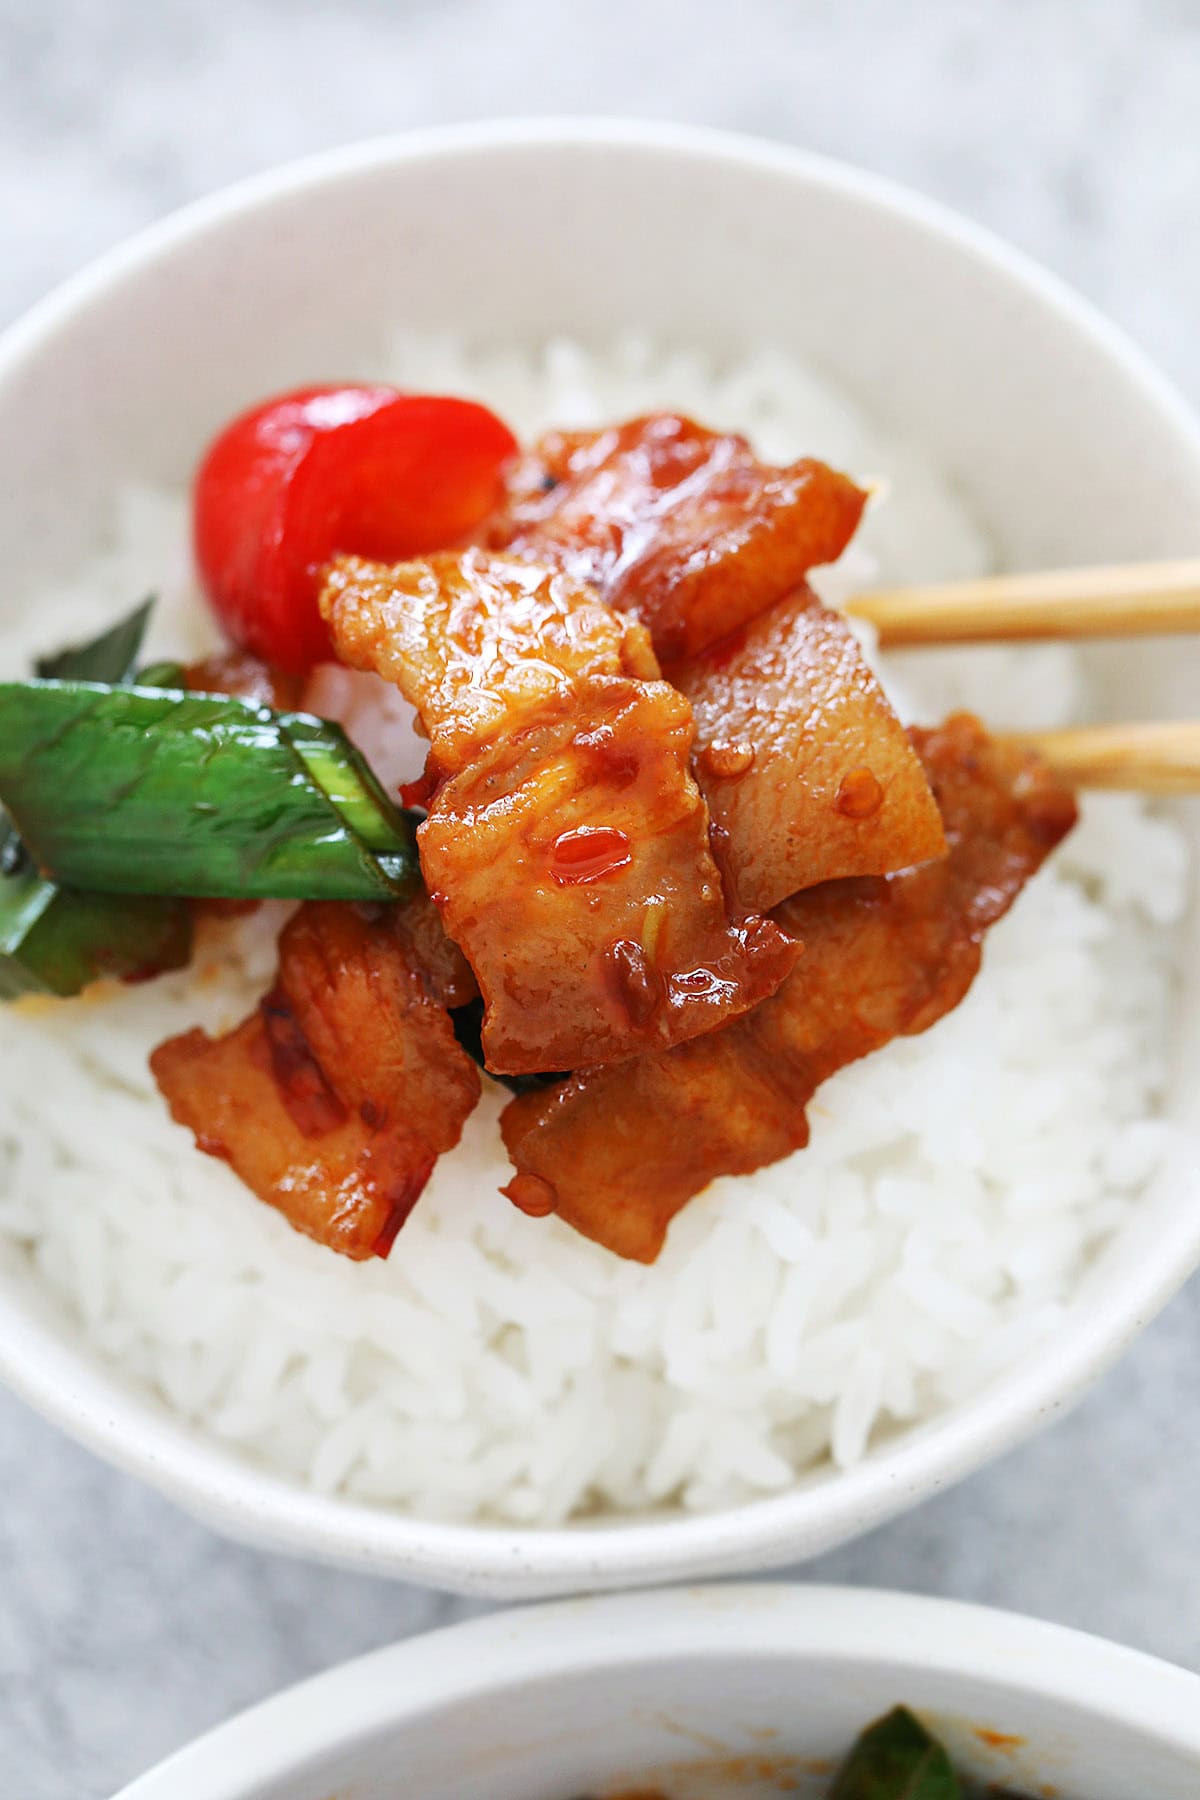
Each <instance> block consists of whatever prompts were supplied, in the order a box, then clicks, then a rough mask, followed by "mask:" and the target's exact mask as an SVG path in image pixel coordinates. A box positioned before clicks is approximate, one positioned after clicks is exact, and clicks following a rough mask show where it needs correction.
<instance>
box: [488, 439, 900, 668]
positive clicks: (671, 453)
mask: <svg viewBox="0 0 1200 1800" xmlns="http://www.w3.org/2000/svg"><path fill="white" fill-rule="evenodd" d="M866 498H867V496H866V494H865V493H864V492H863V490H862V489H861V488H859V487H857V486H856V485H855V484H854V482H852V481H851V480H850V479H849V477H848V476H846V475H841V474H839V473H838V472H837V471H836V470H835V469H831V468H829V467H828V465H827V464H825V463H822V462H817V461H814V460H813V459H811V458H805V459H804V460H802V461H800V462H795V463H792V464H790V465H789V466H788V467H787V468H773V467H771V466H770V465H769V464H765V463H760V462H759V461H758V460H757V459H756V457H755V455H754V452H753V451H752V450H751V448H750V446H749V444H748V443H747V442H746V440H745V438H741V437H734V436H732V435H730V434H727V433H719V432H715V431H706V430H705V429H704V427H703V426H700V425H696V424H694V423H693V421H692V420H690V419H685V418H682V417H681V416H679V415H678V414H676V413H654V414H651V415H649V416H648V417H646V418H641V419H632V420H630V421H629V422H628V423H627V424H625V425H615V426H612V427H610V428H609V429H608V430H605V431H577V432H564V431H552V432H549V433H547V434H546V436H545V437H543V438H542V439H541V440H540V442H539V443H538V444H537V446H536V447H535V449H534V450H533V452H532V453H531V454H530V455H528V456H526V457H523V458H521V459H520V460H519V461H518V462H517V464H516V465H515V467H514V469H513V471H512V473H511V476H510V480H509V497H508V502H507V505H506V507H505V508H504V510H503V511H502V512H501V514H500V515H499V516H498V517H497V518H496V519H494V520H493V521H492V522H491V525H490V526H489V527H488V529H487V531H486V533H485V541H486V542H487V543H488V544H489V545H490V546H491V547H492V548H493V549H509V550H511V551H512V552H514V553H515V554H516V555H518V556H525V557H529V558H530V559H532V560H534V561H536V562H539V563H542V564H548V565H549V566H551V567H553V568H559V569H563V570H565V571H566V572H567V573H568V574H570V575H572V576H574V578H575V579H576V580H577V581H581V582H586V583H588V584H589V585H590V586H591V587H592V588H594V589H595V591H596V593H597V594H599V596H600V598H601V599H602V600H604V601H605V602H606V603H607V604H608V605H609V606H613V607H616V608H617V610H618V611H620V612H624V613H628V614H630V615H631V616H632V617H633V618H635V619H638V620H640V621H641V623H642V624H643V625H644V626H645V627H646V629H647V630H648V631H649V633H650V635H651V637H652V638H653V640H654V648H655V650H656V652H657V654H658V658H659V661H660V662H662V663H664V664H667V663H674V662H677V661H679V660H681V659H682V658H685V657H689V656H695V655H697V654H699V652H700V651H702V650H705V649H707V648H708V646H709V645H710V644H714V643H716V642H717V640H718V639H719V638H723V637H727V636H728V635H729V633H730V632H731V631H735V630H737V628H738V627H739V626H741V625H744V624H745V623H746V621H747V620H749V619H752V618H754V617H755V616H756V614H758V613H760V612H763V611H764V610H765V609H766V608H767V607H768V606H770V605H772V604H773V602H774V601H776V600H778V599H779V598H780V597H781V596H782V595H784V594H787V593H789V592H790V591H791V590H792V589H793V588H794V587H796V586H798V585H799V583H800V582H801V581H802V580H803V579H804V577H805V576H806V575H807V573H808V571H809V570H810V569H812V568H815V567H817V565H818V564H821V563H829V562H835V561H836V560H837V558H838V557H839V556H840V555H841V554H842V551H843V550H844V549H845V548H846V545H847V544H848V543H849V542H850V539H851V538H852V537H853V535H854V531H855V529H856V527H857V525H858V521H859V518H860V517H861V515H862V510H863V507H864V505H865V504H866Z"/></svg>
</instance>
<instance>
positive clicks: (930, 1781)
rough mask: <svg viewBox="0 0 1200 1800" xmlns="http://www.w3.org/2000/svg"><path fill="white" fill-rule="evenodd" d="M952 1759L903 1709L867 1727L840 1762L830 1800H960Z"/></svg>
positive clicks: (931, 1735) (915, 1718) (929, 1733)
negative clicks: (844, 1758) (840, 1765)
mask: <svg viewBox="0 0 1200 1800" xmlns="http://www.w3.org/2000/svg"><path fill="white" fill-rule="evenodd" d="M961 1795H962V1789H961V1788H960V1786H959V1782H958V1777H957V1776H956V1775H955V1773H954V1770H953V1768H952V1767H951V1766H950V1758H949V1757H948V1756H947V1754H946V1752H945V1750H944V1749H943V1748H942V1746H941V1744H939V1743H938V1740H937V1739H936V1738H935V1737H934V1736H933V1734H932V1733H931V1732H929V1731H927V1730H926V1729H925V1727H924V1725H922V1723H921V1721H920V1720H919V1719H918V1718H917V1717H916V1716H915V1715H914V1714H913V1713H910V1712H909V1710H908V1708H907V1707H906V1706H897V1707H896V1708H895V1709H894V1710H893V1711H892V1712H890V1713H887V1714H886V1715H885V1716H884V1717H883V1718H882V1719H877V1720H876V1721H875V1723H874V1725H869V1726H868V1727H867V1729H866V1730H865V1731H864V1732H863V1734H862V1736H861V1737H860V1738H859V1740H858V1742H857V1743H856V1744H855V1746H854V1748H853V1750H851V1752H850V1754H849V1756H848V1757H847V1758H846V1761H845V1762H844V1763H843V1765H842V1767H841V1769H840V1771H839V1773H838V1776H837V1780H836V1781H835V1782H834V1784H833V1788H832V1790H831V1792H830V1796H829V1800H961Z"/></svg>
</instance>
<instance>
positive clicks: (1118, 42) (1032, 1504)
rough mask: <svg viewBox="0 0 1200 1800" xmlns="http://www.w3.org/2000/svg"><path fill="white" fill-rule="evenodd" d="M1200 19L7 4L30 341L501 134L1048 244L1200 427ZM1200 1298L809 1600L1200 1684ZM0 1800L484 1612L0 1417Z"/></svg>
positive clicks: (873, 1541) (14, 273)
mask: <svg viewBox="0 0 1200 1800" xmlns="http://www.w3.org/2000/svg"><path fill="white" fill-rule="evenodd" d="M1198 105H1200V5H1198V4H1197V0H1090V3H1089V4H1088V5H1087V6H1086V7H1083V6H1080V5H1079V4H1078V0H925V4H923V5H921V6H919V7H917V6H915V5H912V4H902V3H896V0H860V4H858V5H856V6H841V5H837V4H835V3H834V0H807V3H800V0H742V3H741V5H740V6H739V7H737V8H734V7H733V6H730V5H728V4H726V5H719V4H717V3H716V0H687V3H684V0H673V3H672V0H660V4H657V5H656V4H654V0H571V3H570V4H562V3H561V0H407V3H406V0H393V3H391V4H388V0H339V3H338V4H336V5H325V4H321V3H320V0H241V3H237V0H215V3H214V0H208V3H207V4H203V5H201V4H198V3H197V0H162V3H161V4H159V5H154V6H151V5H146V4H143V0H0V322H2V321H4V320H7V319H8V318H10V317H13V316H15V315H16V314H17V313H18V312H19V311H20V310H21V309H22V308H23V307H24V306H25V305H27V304H28V303H29V302H30V301H32V300H34V299H36V298H37V297H38V296H39V295H40V294H41V293H42V292H43V291H44V290H45V289H46V288H48V287H49V286H50V285H51V284H53V283H54V282H56V281H57V280H59V279H60V278H61V277H62V276H64V275H66V274H68V273H70V272H71V271H72V270H73V269H75V268H77V267H78V266H79V265H80V264H82V263H83V262H84V261H86V260H87V259H88V258H89V257H91V256H92V255H94V254H95V253H96V252H98V251H100V250H103V249H104V248H105V247H106V246H108V245H109V244H111V243H113V242H115V241H116V240H117V239H119V238H120V237H122V236H123V235H124V234H125V233H127V232H129V231H130V230H132V229H134V228H135V227H137V226H139V225H142V224H143V223H145V222H147V221H148V220H151V219H154V218H156V217H158V216H160V215H161V214H162V213H164V212H166V211H168V210H169V209H170V208H172V207H174V206H175V205H177V204H178V203H179V202H181V201H183V200H187V199H190V198H191V197H193V196H195V195H197V194H201V193H204V192H206V191H208V190H210V189H212V188H214V187H216V186H218V185H220V184H221V183H223V182H225V181H228V180H230V179H232V178H234V177H237V176H240V175H244V174H247V173H250V172H253V171H255V170H258V169H262V168H265V167H267V166H269V165H270V164H272V163H275V162H278V161H281V160H283V159H286V158H288V157H291V156H294V155H297V154H299V153H302V152H305V151H310V150H314V149H318V148H321V147H323V146H326V145H332V144H337V143H342V142H346V141H349V140H350V139H353V138H355V137H359V136H364V135H368V134H371V133H375V132H379V131H384V130H392V129H398V128H402V127H405V126H410V125H418V124H426V123H430V122H435V121H442V120H456V119H466V118H478V117H484V116H487V115H489V114H498V113H506V114H517V113H531V112H536V113H548V112H578V111H593V112H597V111H599V112H610V113H631V114H637V115H642V116H657V117H665V118H676V119H684V120H691V121H701V122H707V123H711V124H717V125H724V126H730V127H735V128H740V129H744V130H752V131H758V132H762V133H766V134H770V135H774V136H777V137H780V138H784V139H788V140H791V141H793V142H796V143H800V144H805V145H808V146H811V147H814V148H817V149H820V150H823V151H827V152H829V153H831V154H833V155H837V156H842V157H845V158H847V159H849V160H850V161H853V162H857V163H861V164H864V165H866V166H869V167H871V168H875V169H879V170H881V171H884V172H886V173H888V174H890V175H894V176H897V177H900V178H901V179H903V180H906V181H910V182H912V183H914V184H915V185H917V186H919V187H921V188H924V189H925V190H926V191H928V192H929V193H932V194H935V195H937V196H939V197H940V198H942V199H944V200H946V201H949V202H950V203H951V204H953V205H955V206H958V207H960V208H962V209H964V210H966V211H967V212H969V213H972V214H974V215H975V216H976V217H977V218H979V219H981V220H983V221H984V222H986V223H987V224H989V225H991V226H993V227H995V228H996V229H998V230H1000V231H1002V232H1003V233H1005V234H1006V235H1007V236H1009V237H1010V238H1012V239H1014V240H1016V241H1017V242H1018V243H1020V244H1022V245H1024V246H1025V247H1026V248H1027V249H1029V250H1031V251H1032V252H1033V253H1034V254H1035V255H1037V256H1039V257H1041V258H1042V259H1043V260H1044V261H1045V262H1047V263H1049V264H1050V265H1052V266H1053V267H1054V268H1056V269H1057V270H1059V271H1060V272H1061V273H1062V274H1064V275H1066V276H1067V277H1068V278H1069V279H1071V280H1072V281H1074V282H1075V283H1076V284H1077V285H1078V286H1080V287H1081V288H1083V289H1084V290H1085V291H1086V292H1087V293H1088V294H1090V295H1091V297H1092V298H1093V299H1095V300H1096V301H1098V302H1099V303H1100V305H1101V306H1102V307H1104V308H1105V309H1106V310H1107V311H1108V312H1109V313H1111V314H1112V315H1113V316H1114V317H1115V318H1116V319H1118V320H1119V321H1120V322H1121V323H1122V324H1123V325H1124V326H1126V327H1127V328H1128V329H1129V330H1130V331H1132V332H1133V334H1134V335H1135V336H1136V337H1138V338H1139V339H1140V340H1141V341H1142V343H1143V344H1144V345H1145V346H1146V347H1147V348H1148V349H1149V350H1150V351H1151V353H1152V354H1153V355H1154V356H1155V357H1156V358H1157V359H1158V361H1159V362H1160V363H1161V364H1162V365H1163V367H1164V368H1165V369H1166V370H1167V372H1168V373H1169V374H1171V375H1172V376H1173V377H1174V378H1175V379H1176V380H1177V381H1178V382H1179V384H1180V385H1181V386H1182V388H1183V389H1184V391H1185V392H1187V393H1188V394H1190V397H1191V398H1192V400H1193V401H1196V402H1200V331H1198V328H1197V319H1198V318H1200V231H1198V230H1197V222H1198V220H1200V131H1198V130H1197V125H1196V118H1197V108H1198ZM1198 1398H1200V1288H1197V1286H1196V1285H1195V1284H1193V1286H1192V1288H1191V1290H1190V1291H1189V1292H1187V1293H1186V1294H1184V1295H1183V1296H1182V1297H1181V1298H1180V1299H1178V1300H1177V1301H1176V1302H1175V1303H1174V1305H1173V1306H1171V1307H1170V1308H1169V1309H1168V1311H1167V1312H1166V1313H1165V1314H1164V1315H1163V1317H1162V1318H1161V1319H1160V1320H1159V1321H1158V1322H1157V1324H1155V1325H1154V1326H1153V1327H1152V1328H1151V1329H1150V1330H1149V1331H1148V1332H1147V1333H1146V1334H1145V1336H1144V1337H1143V1338H1142V1340H1141V1341H1140V1343H1139V1344H1138V1345H1137V1346H1136V1348H1135V1349H1134V1350H1133V1351H1132V1353H1131V1354H1130V1355H1129V1356H1128V1357H1127V1358H1126V1359H1125V1361H1124V1363H1123V1364H1122V1365H1121V1366H1120V1368H1118V1369H1117V1370H1116V1371H1115V1372H1114V1373H1113V1374H1112V1375H1110V1376H1109V1377H1108V1378H1107V1380H1105V1381H1104V1382H1103V1383H1102V1384H1101V1386H1100V1387H1099V1388H1098V1389H1097V1390H1096V1392H1095V1393H1094V1394H1093V1395H1092V1396H1091V1397H1090V1398H1089V1399H1088V1400H1087V1402H1086V1403H1085V1404H1084V1405H1083V1406H1082V1407H1081V1408H1080V1409H1079V1410H1078V1411H1077V1412H1076V1413H1075V1414H1074V1415H1073V1416H1071V1417H1070V1418H1068V1419H1067V1420H1066V1421H1064V1422H1063V1423H1062V1424H1060V1425H1059V1426H1058V1427H1057V1428H1056V1429H1055V1430H1054V1431H1052V1432H1050V1433H1049V1434H1048V1435H1046V1436H1044V1437H1042V1438H1041V1439H1039V1440H1038V1441H1037V1442H1035V1443H1033V1444H1031V1445H1029V1446H1028V1447H1026V1448H1025V1449H1023V1450H1020V1451H1018V1452H1017V1453H1015V1454H1014V1455H1012V1456H1010V1457H1009V1458H1008V1459H1007V1460H1006V1461H1004V1462H1003V1463H1001V1464H1000V1465H999V1466H997V1467H995V1468H993V1469H990V1470H988V1471H986V1472H984V1473H983V1474H980V1475H978V1476H976V1477H975V1478H974V1479H972V1480H970V1481H968V1482H966V1483H964V1484H963V1485H962V1486H961V1487H959V1488H958V1489H956V1490H955V1491H953V1492H951V1493H947V1494H945V1495H944V1496H942V1497H941V1498H939V1499H937V1500H935V1501H934V1502H932V1503H930V1504H929V1505H927V1506H925V1507H924V1508H922V1509H921V1510H920V1511H919V1512H917V1513H915V1514H913V1515H911V1516H910V1517H909V1518H907V1519H905V1520H903V1521H901V1522H899V1523H897V1524H895V1525H891V1526H889V1527H887V1528H885V1529H883V1530H881V1531H878V1532H876V1533H875V1534H874V1535H872V1536H871V1537H869V1538H867V1539H865V1540H863V1541H862V1542H860V1543H859V1544H856V1545H854V1546H852V1547H851V1548H849V1549H847V1550H843V1551H841V1552H839V1553H837V1554H836V1555H833V1556H830V1557H826V1558H824V1559H823V1560H822V1561H821V1562H820V1563H818V1564H816V1565H813V1566H812V1567H811V1568H810V1569H809V1570H808V1571H806V1573H808V1574H811V1575H815V1576H819V1577H820V1578H822V1579H826V1580H839V1581H850V1582H859V1583H880V1584H890V1585H895V1586H900V1587H907V1588H914V1589H920V1590H925V1591H929V1592H936V1593H946V1594H957V1595H961V1596H963V1597H967V1598H974V1599H980V1600H987V1601H991V1602H994V1603H996V1604H999V1605H1003V1606H1010V1607H1015V1608H1022V1609H1025V1610H1027V1611H1030V1612H1034V1613H1039V1614H1043V1615H1046V1616H1048V1617H1052V1618H1056V1619H1060V1620H1064V1621H1067V1622H1070V1623H1072V1624H1076V1625H1081V1626H1085V1627H1088V1628H1090V1629H1093V1630H1096V1631H1100V1632H1105V1633H1107V1634H1109V1635H1111V1636H1113V1637H1117V1638H1122V1639H1124V1640H1126V1641H1127V1642H1130V1643H1134V1644H1138V1645H1142V1646H1144V1647H1145V1648H1147V1649H1150V1650H1154V1651H1157V1652H1159V1653H1160V1654H1162V1655H1165V1656H1169V1657H1174V1658H1176V1659H1178V1660H1179V1661H1181V1662H1184V1663H1188V1664H1190V1665H1191V1666H1193V1667H1195V1668H1198V1669H1200V1505H1198V1504H1197V1501H1198V1498H1200V1431H1198V1429H1197V1423H1196V1420H1197V1409H1196V1402H1197V1399H1198ZM0 1496H2V1498H0V1792H2V1793H3V1795H4V1796H5V1800H100V1797H102V1796H106V1795H109V1794H111V1793H112V1791H113V1790H114V1789H115V1788H117V1787H118V1786H120V1785H121V1784H122V1783H123V1782H124V1781H126V1780H128V1779H129V1778H130V1777H131V1776H132V1775H134V1774H135V1773H136V1772H138V1771H140V1770H141V1769H142V1768H144V1767H145V1766H146V1765H148V1764H149V1763H150V1762H152V1761H153V1760H155V1759H156V1758H158V1757H159V1756H161V1755H162V1754H163V1753H165V1752H166V1751H168V1750H170V1749H171V1748H173V1747H174V1746H176V1745H178V1744H179V1743H181V1742H183V1741H184V1740H185V1739H187V1738H189V1737H191V1736H193V1735H194V1734H195V1733H196V1732H197V1731H199V1730H201V1729H203V1728H204V1727H206V1726H208V1725H211V1724H213V1723H215V1722H216V1721H218V1720H219V1719H221V1718H223V1717H225V1716H226V1715H227V1714H229V1713H230V1712H232V1711H233V1710H235V1709H236V1708H238V1707H241V1706H244V1705H246V1704H247V1703H248V1702H250V1701H253V1700H255V1699H258V1698H260V1697H262V1696H264V1695H266V1694H267V1693H269V1692H270V1691H272V1690H273V1689H275V1688H277V1687H279V1686H281V1685H283V1684H284V1683H286V1682H289V1681H292V1680H294V1679H295V1678H297V1677H299V1676H301V1675H305V1674H308V1673H311V1672H313V1671H315V1670H317V1669H320V1668H323V1667H325V1666H327V1665H328V1664H330V1663H332V1662H334V1661H336V1660H338V1659H340V1658H342V1657H344V1656H347V1655H350V1654H352V1653H354V1652H356V1651H359V1650H363V1649H366V1648H369V1647H371V1646H374V1645H377V1644H381V1643H383V1642H385V1641H387V1640H388V1639H391V1638H394V1637H397V1636H403V1635H406V1634H409V1633H412V1632H416V1631H421V1630H424V1629H426V1628H428V1627H429V1626H430V1625H433V1624H435V1623H440V1622H443V1621H447V1620H449V1619H452V1618H456V1617H460V1616H462V1615H463V1614H464V1613H465V1612H468V1611H470V1610H472V1609H471V1608H470V1607H468V1606H466V1605H464V1604H462V1603H456V1602H454V1601H450V1600H447V1599H445V1598H444V1597H439V1596H434V1595H429V1594H425V1593H421V1592H418V1591H415V1590H413V1589H410V1588H404V1587H399V1586H388V1585H384V1584H379V1583H373V1582H370V1581H366V1580H363V1579H361V1578H356V1577H351V1576H345V1575H339V1574H336V1573H332V1572H329V1571H326V1570H320V1569H313V1568H308V1567H305V1566H303V1565H301V1564H298V1563H293V1562H290V1561H287V1560H284V1559H280V1558H272V1557H269V1556H262V1555H257V1554H254V1553H251V1552H249V1551H245V1550H242V1549H238V1548H235V1547H233V1546H231V1545H229V1544H226V1543H223V1542H221V1541H220V1540H218V1539H217V1538H215V1537H213V1536H212V1535H211V1534H210V1533H208V1532H207V1531H205V1530H203V1529H202V1528H200V1527H199V1526H197V1525H195V1524H193V1523H192V1522H191V1521H190V1520H188V1519H187V1518H185V1517H183V1516H182V1515H181V1514H179V1513H177V1512H176V1511H174V1510H173V1509H172V1508H171V1507H170V1506H168V1505H167V1504H165V1503H164V1502H163V1501H160V1500H159V1499H157V1498H156V1497H155V1496H153V1495H151V1494H148V1493H146V1492H145V1491H144V1490H142V1489H141V1488H140V1487H138V1486H136V1485H135V1484H134V1483H132V1482H130V1481H128V1480H127V1479H125V1478H124V1477H123V1476H120V1475H116V1474H114V1473H112V1472H110V1471H109V1470H107V1469H105V1468H103V1467H101V1466H100V1465H99V1464H98V1463H96V1462H94V1461H93V1460H92V1459H91V1458H90V1457H88V1456H87V1455H85V1454H84V1453H83V1452H82V1451H80V1450H77V1449H75V1448H74V1447H73V1446H72V1445H70V1444H68V1443H66V1442H65V1441H64V1440H63V1439H62V1438H60V1437H59V1436H58V1435H57V1434H56V1433H55V1432H54V1431H52V1430H51V1429H50V1428H49V1427H48V1426H46V1425H44V1424H43V1423H41V1421H39V1420H38V1419H35V1418H34V1417H33V1416H32V1415H30V1414H29V1413H27V1412H26V1411H24V1410H23V1409H22V1408H21V1407H20V1406H18V1405H17V1404H16V1403H15V1402H14V1401H12V1400H10V1399H8V1398H6V1397H0Z"/></svg>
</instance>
